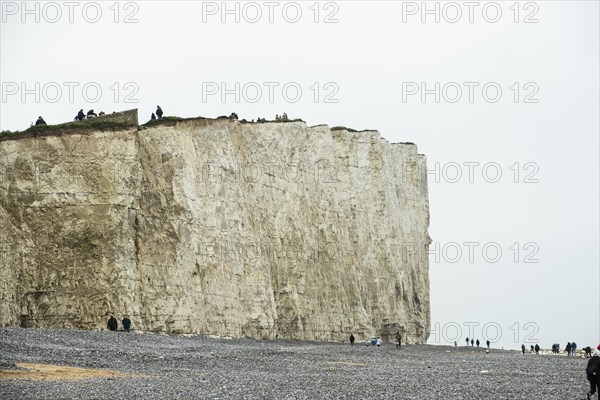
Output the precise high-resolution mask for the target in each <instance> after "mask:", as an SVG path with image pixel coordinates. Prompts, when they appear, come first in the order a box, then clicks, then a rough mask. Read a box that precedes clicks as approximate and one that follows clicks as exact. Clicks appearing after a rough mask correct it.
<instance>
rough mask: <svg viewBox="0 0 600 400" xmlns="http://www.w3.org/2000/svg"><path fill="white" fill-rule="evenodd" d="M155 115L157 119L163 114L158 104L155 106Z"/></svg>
mask: <svg viewBox="0 0 600 400" xmlns="http://www.w3.org/2000/svg"><path fill="white" fill-rule="evenodd" d="M156 116H157V117H158V119H161V118H162V116H163V110H162V108H160V106H156Z"/></svg>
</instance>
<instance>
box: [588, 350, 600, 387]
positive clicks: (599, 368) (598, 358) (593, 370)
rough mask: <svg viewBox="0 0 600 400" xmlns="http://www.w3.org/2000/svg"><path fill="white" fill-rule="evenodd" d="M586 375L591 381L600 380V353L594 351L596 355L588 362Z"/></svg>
mask: <svg viewBox="0 0 600 400" xmlns="http://www.w3.org/2000/svg"><path fill="white" fill-rule="evenodd" d="M585 373H586V375H587V378H588V379H589V380H592V379H598V378H600V351H598V350H596V351H594V355H593V356H592V358H590V359H589V360H588V365H587V368H586V369H585Z"/></svg>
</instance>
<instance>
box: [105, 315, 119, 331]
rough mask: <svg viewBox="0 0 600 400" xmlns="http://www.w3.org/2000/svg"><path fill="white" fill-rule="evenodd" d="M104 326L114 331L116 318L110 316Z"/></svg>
mask: <svg viewBox="0 0 600 400" xmlns="http://www.w3.org/2000/svg"><path fill="white" fill-rule="evenodd" d="M106 326H107V327H108V329H110V330H111V331H116V330H117V319H116V318H115V317H110V318H109V319H108V324H106Z"/></svg>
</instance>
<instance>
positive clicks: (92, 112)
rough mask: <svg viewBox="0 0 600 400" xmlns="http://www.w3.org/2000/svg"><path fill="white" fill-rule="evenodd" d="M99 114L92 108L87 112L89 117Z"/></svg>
mask: <svg viewBox="0 0 600 400" xmlns="http://www.w3.org/2000/svg"><path fill="white" fill-rule="evenodd" d="M97 116H98V114H96V113H95V112H94V110H90V111H88V112H87V117H88V118H95V117H97Z"/></svg>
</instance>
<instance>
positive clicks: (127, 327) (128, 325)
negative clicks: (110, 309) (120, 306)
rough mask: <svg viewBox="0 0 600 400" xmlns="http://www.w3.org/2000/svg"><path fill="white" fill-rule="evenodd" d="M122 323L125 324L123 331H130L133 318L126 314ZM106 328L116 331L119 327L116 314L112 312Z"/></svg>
mask: <svg viewBox="0 0 600 400" xmlns="http://www.w3.org/2000/svg"><path fill="white" fill-rule="evenodd" d="M121 324H122V325H123V331H125V332H129V331H130V329H131V320H130V319H129V318H128V317H127V316H124V317H123V319H122V320H121ZM106 328H107V329H108V330H109V331H112V332H114V331H116V330H117V328H118V323H117V319H116V318H115V316H114V315H112V314H110V316H109V318H108V323H107V324H106Z"/></svg>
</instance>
